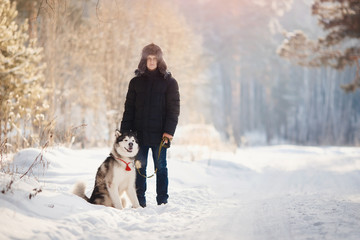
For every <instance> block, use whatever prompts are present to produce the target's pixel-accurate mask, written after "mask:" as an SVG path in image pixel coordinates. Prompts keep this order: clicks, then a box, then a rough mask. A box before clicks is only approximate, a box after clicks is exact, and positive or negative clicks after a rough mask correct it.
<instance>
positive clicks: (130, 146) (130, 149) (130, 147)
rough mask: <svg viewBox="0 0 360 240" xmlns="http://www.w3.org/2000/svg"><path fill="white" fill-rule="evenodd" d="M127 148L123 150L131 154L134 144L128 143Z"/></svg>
mask: <svg viewBox="0 0 360 240" xmlns="http://www.w3.org/2000/svg"><path fill="white" fill-rule="evenodd" d="M128 146H129V147H128V148H125V149H126V151H128V152H132V150H133V146H134V144H133V143H129V144H128Z"/></svg>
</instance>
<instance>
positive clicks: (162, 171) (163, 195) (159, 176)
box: [136, 146, 169, 207]
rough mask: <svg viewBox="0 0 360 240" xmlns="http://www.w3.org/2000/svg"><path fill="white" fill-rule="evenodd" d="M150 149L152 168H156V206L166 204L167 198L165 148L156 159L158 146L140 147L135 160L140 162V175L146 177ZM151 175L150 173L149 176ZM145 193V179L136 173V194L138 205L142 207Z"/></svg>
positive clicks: (144, 202) (144, 203) (167, 182)
mask: <svg viewBox="0 0 360 240" xmlns="http://www.w3.org/2000/svg"><path fill="white" fill-rule="evenodd" d="M150 148H151V151H152V157H153V160H154V167H155V169H156V168H157V172H156V194H157V196H156V201H157V203H158V205H160V204H163V203H167V200H168V198H169V195H168V184H169V180H168V169H167V163H166V148H162V149H161V153H160V157H159V159H158V155H159V146H156V147H148V146H140V149H139V153H138V155H137V160H140V162H141V168H140V173H141V174H142V175H145V176H147V175H146V167H147V158H148V153H149V149H150ZM151 174H152V171H151V172H150V174H149V175H151ZM145 192H146V178H145V177H143V176H141V175H139V173H138V172H136V194H137V197H138V200H139V203H140V205H141V206H142V207H145V206H146V198H145Z"/></svg>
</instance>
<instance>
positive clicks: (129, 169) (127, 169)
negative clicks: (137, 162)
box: [114, 156, 131, 171]
mask: <svg viewBox="0 0 360 240" xmlns="http://www.w3.org/2000/svg"><path fill="white" fill-rule="evenodd" d="M114 158H115V159H116V160H120V161H122V162H123V163H125V164H126V168H125V170H126V171H131V168H130V167H129V164H130V163H131V162H125V161H124V160H122V159H121V158H117V157H115V156H114Z"/></svg>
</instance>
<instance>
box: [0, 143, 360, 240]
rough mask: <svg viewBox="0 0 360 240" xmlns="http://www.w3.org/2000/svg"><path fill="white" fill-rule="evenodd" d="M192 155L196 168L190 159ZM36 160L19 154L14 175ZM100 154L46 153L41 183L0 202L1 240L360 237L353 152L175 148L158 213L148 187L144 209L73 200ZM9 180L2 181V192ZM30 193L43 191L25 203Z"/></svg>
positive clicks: (358, 168)
mask: <svg viewBox="0 0 360 240" xmlns="http://www.w3.org/2000/svg"><path fill="white" fill-rule="evenodd" d="M189 152H191V153H192V154H193V155H194V156H195V157H196V159H197V161H194V162H193V161H190V160H189V159H188V158H189V156H188V154H184V153H189ZM37 154H38V150H34V149H28V150H25V151H23V152H21V153H20V155H18V156H17V157H16V164H17V167H18V168H20V171H21V169H26V166H28V165H29V164H31V162H32V161H33V159H35V157H36V156H37ZM107 154H108V150H106V149H102V150H81V151H74V150H69V149H63V148H60V149H53V150H50V151H49V152H48V153H47V154H46V155H45V157H46V159H47V160H48V161H49V163H50V165H49V168H48V170H47V171H46V173H45V176H42V177H40V182H37V181H35V180H34V179H25V181H17V182H15V183H14V185H13V190H12V192H8V193H7V194H1V195H0V234H1V235H0V239H1V240H2V239H140V238H146V239H150V240H151V239H200V240H201V239H204V240H205V239H209V240H211V239H359V238H360V149H357V148H337V147H331V148H316V147H295V146H274V147H259V148H247V149H241V150H238V151H237V152H236V153H235V154H233V153H230V152H225V153H220V152H211V151H209V150H208V149H206V148H205V149H202V148H199V149H195V150H194V149H191V148H189V147H186V146H184V147H179V146H178V147H176V146H174V147H173V148H172V149H171V151H170V152H169V156H170V159H169V176H170V189H169V191H170V199H169V204H167V205H164V206H157V205H156V202H155V179H150V180H149V181H148V193H147V198H148V207H147V208H144V209H130V208H128V209H125V210H123V211H119V210H117V209H113V208H107V207H103V206H96V205H91V204H88V203H87V202H85V201H84V200H83V199H80V198H78V197H76V196H74V195H72V194H71V193H70V190H71V188H72V186H73V184H74V183H75V182H76V181H78V180H79V179H80V180H84V181H85V182H86V183H87V194H88V195H89V194H90V192H91V188H92V186H93V181H94V176H95V172H96V170H97V167H98V166H99V164H100V163H101V162H102V161H103V160H104V159H105V157H106V156H107ZM24 163H25V164H24ZM21 164H23V165H24V166H22V167H20V166H21ZM149 167H151V166H149ZM41 169H42V167H40V170H41ZM149 171H151V170H150V169H149ZM40 172H41V171H40ZM8 180H9V179H8V176H6V175H4V174H1V175H0V183H1V189H2V188H3V187H4V184H6V183H7V181H8ZM35 187H42V189H43V191H42V192H41V193H39V194H38V195H37V196H35V197H34V198H32V199H31V200H29V198H28V195H29V193H30V192H31V191H32V189H34V188H35Z"/></svg>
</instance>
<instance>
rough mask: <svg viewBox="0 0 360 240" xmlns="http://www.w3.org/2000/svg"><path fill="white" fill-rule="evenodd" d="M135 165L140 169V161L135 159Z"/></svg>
mask: <svg viewBox="0 0 360 240" xmlns="http://www.w3.org/2000/svg"><path fill="white" fill-rule="evenodd" d="M135 167H136V169H140V168H141V162H140V161H139V160H136V161H135Z"/></svg>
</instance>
